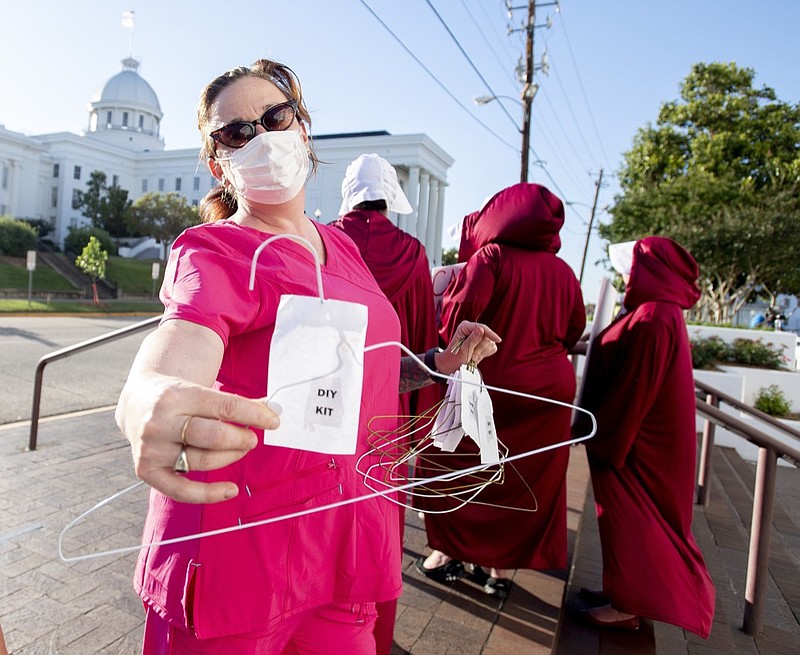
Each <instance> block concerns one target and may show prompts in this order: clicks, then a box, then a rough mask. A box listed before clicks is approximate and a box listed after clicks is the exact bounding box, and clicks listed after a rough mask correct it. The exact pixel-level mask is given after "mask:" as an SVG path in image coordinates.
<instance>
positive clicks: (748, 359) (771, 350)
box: [730, 339, 783, 369]
mask: <svg viewBox="0 0 800 655" xmlns="http://www.w3.org/2000/svg"><path fill="white" fill-rule="evenodd" d="M730 356H731V359H733V361H734V362H736V363H737V364H743V365H745V366H757V367H759V368H773V369H774V368H782V367H783V351H782V350H781V349H780V348H778V347H777V346H772V345H770V344H768V343H763V342H762V341H761V340H758V341H753V340H752V339H734V341H733V344H732V345H731V355H730Z"/></svg>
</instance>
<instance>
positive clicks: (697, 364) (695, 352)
mask: <svg viewBox="0 0 800 655" xmlns="http://www.w3.org/2000/svg"><path fill="white" fill-rule="evenodd" d="M691 346H692V366H693V367H694V368H699V369H711V368H715V367H716V366H717V365H718V364H721V363H723V362H725V361H726V360H727V359H728V344H726V343H725V342H724V341H723V340H722V339H720V338H719V337H709V338H708V339H692V341H691Z"/></svg>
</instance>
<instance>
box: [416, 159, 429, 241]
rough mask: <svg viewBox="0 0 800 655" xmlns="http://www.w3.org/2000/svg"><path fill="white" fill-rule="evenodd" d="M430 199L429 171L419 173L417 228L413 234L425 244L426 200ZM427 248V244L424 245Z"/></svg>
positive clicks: (426, 226)
mask: <svg viewBox="0 0 800 655" xmlns="http://www.w3.org/2000/svg"><path fill="white" fill-rule="evenodd" d="M429 199H430V173H428V171H420V174H419V206H418V207H417V230H416V234H415V235H414V236H415V237H417V239H419V240H420V241H422V243H423V244H425V239H426V237H427V234H428V201H429ZM425 247H426V248H427V245H426V246H425Z"/></svg>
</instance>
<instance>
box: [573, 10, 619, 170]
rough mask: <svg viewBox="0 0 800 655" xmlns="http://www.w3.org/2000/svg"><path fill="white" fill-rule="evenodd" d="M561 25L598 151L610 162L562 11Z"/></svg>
mask: <svg viewBox="0 0 800 655" xmlns="http://www.w3.org/2000/svg"><path fill="white" fill-rule="evenodd" d="M561 25H562V27H563V28H564V38H565V39H566V41H567V49H568V50H569V54H570V57H571V58H572V66H573V68H574V69H575V76H576V77H577V78H578V86H579V87H580V90H581V95H582V97H583V101H584V102H585V103H586V109H587V111H588V113H589V121H590V122H591V123H592V127H593V128H594V134H595V137H596V138H597V143H598V144H599V145H600V152H602V153H603V159H604V160H605V161H606V162H607V163H611V160H610V159H609V158H608V154H606V151H605V148H604V147H603V140H602V139H601V138H600V131H599V130H598V129H597V123H595V120H594V114H592V108H591V105H590V104H589V99H588V97H587V96H586V89H585V87H584V86H583V80H582V79H581V74H580V71H579V70H578V64H577V62H576V61H575V53H574V51H573V50H572V43H571V42H570V40H569V34H568V33H567V24H566V23H565V22H564V12H563V10H562V11H561Z"/></svg>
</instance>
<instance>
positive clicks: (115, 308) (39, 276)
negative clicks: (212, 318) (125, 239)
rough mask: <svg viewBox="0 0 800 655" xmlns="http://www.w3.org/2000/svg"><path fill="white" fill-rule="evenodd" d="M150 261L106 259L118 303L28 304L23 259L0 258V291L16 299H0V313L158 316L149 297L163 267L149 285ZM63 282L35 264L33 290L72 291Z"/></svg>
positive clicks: (159, 308) (158, 283)
mask: <svg viewBox="0 0 800 655" xmlns="http://www.w3.org/2000/svg"><path fill="white" fill-rule="evenodd" d="M153 261H155V260H143V259H127V258H124V257H109V258H108V262H107V263H106V278H107V279H108V280H112V281H113V282H115V283H116V284H117V287H118V288H119V290H120V291H121V295H122V299H121V300H106V301H103V302H101V303H100V305H95V304H94V303H93V302H92V301H91V300H90V301H85V300H51V301H50V302H43V301H41V300H39V299H35V300H33V301H31V303H28V300H27V292H28V270H27V268H26V267H25V259H24V258H21V257H0V289H14V290H17V291H18V292H20V293H19V295H20V296H23V297H17V298H5V299H4V298H0V313H17V312H23V313H30V312H42V313H65V312H68V313H96V312H101V313H130V312H133V313H140V312H141V313H152V314H158V313H161V312H162V311H163V310H164V308H163V306H162V305H161V303H160V302H159V301H158V298H157V297H156V298H153V297H152V294H153V291H154V290H155V295H156V296H157V295H158V290H159V289H160V288H161V280H162V279H163V275H164V267H163V266H160V267H159V268H160V270H159V278H158V279H157V280H156V281H155V283H154V282H153V279H152V271H153ZM74 290H75V287H73V286H72V285H71V284H70V283H69V282H68V281H67V280H66V279H64V278H63V277H61V276H60V275H59V274H58V273H57V272H56V271H54V270H53V269H52V268H50V267H49V266H47V265H46V264H44V263H43V262H41V261H39V262H37V266H36V270H35V271H34V272H33V291H35V292H36V291H39V292H47V291H74Z"/></svg>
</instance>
